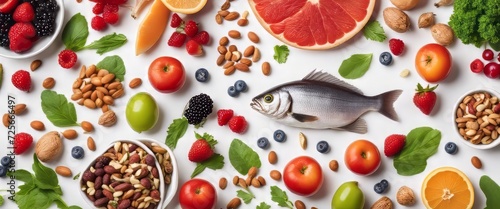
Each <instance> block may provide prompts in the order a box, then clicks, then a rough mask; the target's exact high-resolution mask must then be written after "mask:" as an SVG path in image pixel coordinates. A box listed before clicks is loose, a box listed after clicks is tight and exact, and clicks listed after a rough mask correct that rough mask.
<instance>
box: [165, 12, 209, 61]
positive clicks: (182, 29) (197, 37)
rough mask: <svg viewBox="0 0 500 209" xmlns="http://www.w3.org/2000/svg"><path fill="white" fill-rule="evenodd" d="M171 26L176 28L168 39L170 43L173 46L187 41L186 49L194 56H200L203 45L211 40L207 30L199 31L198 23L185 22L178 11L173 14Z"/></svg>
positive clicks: (179, 45)
mask: <svg viewBox="0 0 500 209" xmlns="http://www.w3.org/2000/svg"><path fill="white" fill-rule="evenodd" d="M170 27H172V28H175V32H173V33H172V35H171V36H170V38H169V39H168V45H169V46H173V47H181V46H182V45H184V43H185V42H186V40H187V38H190V39H189V40H188V41H187V43H186V51H187V52H188V54H190V55H193V56H200V55H202V54H203V47H202V45H207V44H208V42H209V41H210V35H208V32H207V31H199V30H198V23H196V22H195V21H192V20H189V21H187V22H185V21H184V20H182V18H181V17H179V15H178V14H177V13H174V14H173V15H172V19H171V21H170Z"/></svg>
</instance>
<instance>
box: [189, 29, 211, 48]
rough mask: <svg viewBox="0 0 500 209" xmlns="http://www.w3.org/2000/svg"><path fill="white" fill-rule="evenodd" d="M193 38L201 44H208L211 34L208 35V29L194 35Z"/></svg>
mask: <svg viewBox="0 0 500 209" xmlns="http://www.w3.org/2000/svg"><path fill="white" fill-rule="evenodd" d="M193 40H194V41H196V42H198V43H199V44H201V45H206V44H208V41H210V35H208V32H207V31H201V32H199V33H198V34H196V35H195V36H194V37H193Z"/></svg>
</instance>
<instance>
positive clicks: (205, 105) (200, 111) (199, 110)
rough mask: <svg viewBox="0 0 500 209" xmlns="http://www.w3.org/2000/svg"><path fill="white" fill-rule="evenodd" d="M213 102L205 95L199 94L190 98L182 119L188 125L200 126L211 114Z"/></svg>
mask: <svg viewBox="0 0 500 209" xmlns="http://www.w3.org/2000/svg"><path fill="white" fill-rule="evenodd" d="M212 108H213V101H212V99H211V98H210V96H208V95H206V94H203V93H201V94H199V95H196V96H194V97H191V99H190V100H189V103H188V108H187V109H186V110H185V111H184V117H186V119H187V120H188V123H189V124H193V125H201V124H202V122H203V120H204V119H205V118H206V117H207V116H208V115H210V113H212Z"/></svg>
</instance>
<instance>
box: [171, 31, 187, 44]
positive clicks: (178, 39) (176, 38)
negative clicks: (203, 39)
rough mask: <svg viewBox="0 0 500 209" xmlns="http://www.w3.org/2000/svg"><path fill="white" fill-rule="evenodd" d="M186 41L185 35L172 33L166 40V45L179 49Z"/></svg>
mask: <svg viewBox="0 0 500 209" xmlns="http://www.w3.org/2000/svg"><path fill="white" fill-rule="evenodd" d="M185 41H186V34H184V33H179V32H174V33H172V35H171V36H170V38H169V39H168V45H169V46H173V47H181V46H182V45H183V44H184V42H185Z"/></svg>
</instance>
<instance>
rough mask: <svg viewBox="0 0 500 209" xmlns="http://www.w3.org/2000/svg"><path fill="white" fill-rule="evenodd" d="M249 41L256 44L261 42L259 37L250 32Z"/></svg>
mask: <svg viewBox="0 0 500 209" xmlns="http://www.w3.org/2000/svg"><path fill="white" fill-rule="evenodd" d="M248 39H250V41H252V42H254V43H256V44H257V43H259V42H260V38H259V36H258V35H257V34H256V33H254V32H252V31H250V32H248Z"/></svg>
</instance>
